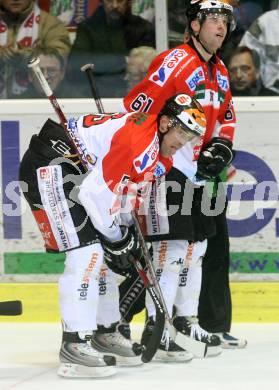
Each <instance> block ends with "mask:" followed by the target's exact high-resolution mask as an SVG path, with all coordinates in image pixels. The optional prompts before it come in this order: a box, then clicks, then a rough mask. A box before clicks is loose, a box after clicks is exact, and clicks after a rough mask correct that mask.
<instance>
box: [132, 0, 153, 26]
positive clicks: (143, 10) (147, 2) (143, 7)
mask: <svg viewBox="0 0 279 390" xmlns="http://www.w3.org/2000/svg"><path fill="white" fill-rule="evenodd" d="M132 14H133V15H137V16H140V17H141V18H143V19H145V20H148V21H149V22H150V23H154V22H155V0H132Z"/></svg>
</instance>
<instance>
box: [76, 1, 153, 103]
mask: <svg viewBox="0 0 279 390" xmlns="http://www.w3.org/2000/svg"><path fill="white" fill-rule="evenodd" d="M143 45H144V46H153V47H154V46H155V32H154V27H153V26H152V24H151V23H149V22H148V21H146V20H144V19H142V18H141V17H139V16H135V15H132V13H131V2H130V1H129V0H103V4H100V6H99V7H98V8H97V9H96V11H95V12H94V13H93V14H92V15H91V16H90V17H89V18H88V19H86V20H85V21H84V22H82V23H80V24H79V25H78V28H77V35H76V39H75V41H74V44H73V48H72V51H71V55H70V59H69V74H70V78H71V79H72V80H74V81H75V83H76V86H77V87H78V86H79V87H80V88H81V90H82V91H83V93H84V95H85V96H88V94H89V87H88V85H86V80H85V77H84V76H82V75H81V73H80V71H79V69H80V67H81V66H82V65H84V64H85V63H88V62H89V63H94V65H95V68H94V71H95V75H96V83H97V87H98V90H99V92H100V95H101V96H102V97H121V96H124V95H125V92H126V83H125V72H126V59H125V56H128V54H129V51H130V50H131V49H132V48H134V47H138V46H143Z"/></svg>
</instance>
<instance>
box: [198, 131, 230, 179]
mask: <svg viewBox="0 0 279 390" xmlns="http://www.w3.org/2000/svg"><path fill="white" fill-rule="evenodd" d="M233 158H234V152H233V150H232V142H231V141H229V140H227V139H224V138H219V137H215V138H212V140H211V141H210V142H209V143H208V144H207V145H206V148H205V149H204V150H203V151H202V152H201V155H200V157H199V159H198V162H197V163H198V164H197V165H198V169H197V174H196V177H197V179H200V180H202V179H205V180H210V179H213V178H215V177H216V176H218V175H219V174H220V173H221V172H222V170H223V169H224V168H225V167H226V166H228V165H229V164H230V163H231V162H232V160H233Z"/></svg>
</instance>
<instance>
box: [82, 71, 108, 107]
mask: <svg viewBox="0 0 279 390" xmlns="http://www.w3.org/2000/svg"><path fill="white" fill-rule="evenodd" d="M93 69H94V64H85V65H83V66H82V67H81V68H80V70H81V71H82V72H85V73H86V76H87V78H88V82H89V85H90V88H91V92H92V95H93V97H94V101H95V104H96V106H97V109H98V112H99V114H104V113H105V110H104V106H103V104H102V101H101V99H100V97H99V96H100V95H99V93H98V90H97V85H96V83H95V78H94V75H93Z"/></svg>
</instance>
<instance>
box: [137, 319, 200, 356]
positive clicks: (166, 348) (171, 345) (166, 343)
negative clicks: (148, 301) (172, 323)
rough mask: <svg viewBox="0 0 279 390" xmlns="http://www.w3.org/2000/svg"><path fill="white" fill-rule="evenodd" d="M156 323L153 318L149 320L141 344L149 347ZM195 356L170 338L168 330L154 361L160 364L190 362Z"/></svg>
mask: <svg viewBox="0 0 279 390" xmlns="http://www.w3.org/2000/svg"><path fill="white" fill-rule="evenodd" d="M154 325H155V324H154V321H153V319H152V318H149V319H148V320H147V322H146V324H145V327H144V330H143V333H142V337H141V344H142V345H147V343H148V341H149V338H150V337H151V335H152V332H153V329H154ZM193 357H194V356H193V355H192V354H191V353H190V352H188V351H185V350H184V349H182V348H180V347H179V346H178V345H176V344H175V342H174V341H173V340H172V339H171V338H170V335H169V333H168V331H167V329H166V330H165V331H164V333H163V337H162V339H161V343H160V346H159V348H158V350H157V352H156V354H155V355H154V357H153V360H154V361H160V362H170V363H171V362H184V363H186V362H190V361H191V360H192V359H193Z"/></svg>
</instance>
